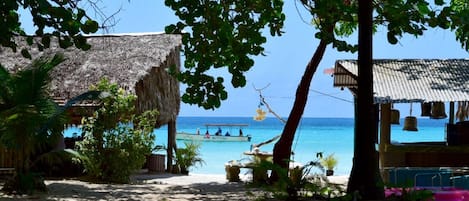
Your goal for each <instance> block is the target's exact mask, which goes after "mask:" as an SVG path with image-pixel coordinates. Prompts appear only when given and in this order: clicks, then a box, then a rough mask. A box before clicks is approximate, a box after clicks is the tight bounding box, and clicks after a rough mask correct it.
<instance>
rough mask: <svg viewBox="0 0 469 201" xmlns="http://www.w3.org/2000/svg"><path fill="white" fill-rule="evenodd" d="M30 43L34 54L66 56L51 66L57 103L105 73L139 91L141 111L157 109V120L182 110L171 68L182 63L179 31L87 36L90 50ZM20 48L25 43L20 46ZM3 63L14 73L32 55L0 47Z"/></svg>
mask: <svg viewBox="0 0 469 201" xmlns="http://www.w3.org/2000/svg"><path fill="white" fill-rule="evenodd" d="M17 40H18V41H20V43H19V44H23V47H27V48H28V49H29V51H30V53H31V55H32V57H33V59H35V58H38V57H41V56H48V55H53V54H55V53H62V54H63V55H64V56H65V58H66V60H65V61H64V62H63V63H61V64H60V65H59V66H57V67H56V68H55V69H54V70H53V71H52V77H53V80H52V82H51V86H50V93H51V95H52V97H53V98H54V99H55V100H57V102H59V103H64V102H66V101H67V100H69V99H70V98H72V97H74V96H77V95H79V94H81V93H84V92H86V91H88V89H89V87H90V85H92V84H96V83H98V82H99V81H100V80H101V79H102V78H104V77H106V78H107V79H108V80H110V81H111V82H115V83H118V85H119V86H120V87H122V88H124V89H125V90H126V91H128V92H129V93H132V94H135V95H137V96H138V98H137V102H136V108H137V112H142V111H145V110H149V109H157V110H158V111H159V112H160V115H159V118H158V123H157V124H158V125H157V126H159V125H162V124H166V123H168V122H170V121H174V120H175V119H176V117H177V115H178V113H179V108H180V94H179V83H178V82H177V80H176V79H175V78H173V77H172V76H170V75H169V74H168V73H167V70H168V68H170V67H172V66H174V67H176V69H179V67H180V53H179V50H180V47H181V36H180V35H173V34H161V33H148V34H120V35H96V36H89V37H87V41H88V43H89V44H90V45H91V49H90V50H88V51H82V50H78V49H77V48H74V47H71V48H67V49H62V48H59V47H58V44H57V43H52V44H51V48H49V49H46V50H45V51H43V52H41V51H38V49H37V48H36V47H29V46H27V45H26V43H25V42H24V38H17ZM18 49H21V48H18ZM0 63H1V64H2V65H3V66H5V67H6V68H7V69H9V70H10V71H12V72H15V71H17V70H19V69H20V68H21V67H24V66H28V65H29V64H30V63H31V60H29V59H25V58H23V57H22V56H21V54H20V52H16V53H15V52H12V51H11V50H10V49H8V48H3V49H1V50H0Z"/></svg>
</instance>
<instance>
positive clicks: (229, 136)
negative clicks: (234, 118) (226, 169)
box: [176, 124, 251, 142]
mask: <svg viewBox="0 0 469 201" xmlns="http://www.w3.org/2000/svg"><path fill="white" fill-rule="evenodd" d="M247 126H248V125H247V124H205V127H206V128H207V129H206V132H205V133H203V134H202V133H200V130H199V129H197V131H196V132H195V133H188V132H177V133H176V140H189V141H213V142H249V141H251V135H245V134H244V133H243V128H244V127H247ZM210 128H215V129H217V130H216V132H215V133H210V131H209V129H210ZM222 128H228V129H227V130H228V131H226V132H225V133H223V130H222ZM233 129H236V130H235V131H236V132H232V131H233ZM237 129H239V130H237Z"/></svg>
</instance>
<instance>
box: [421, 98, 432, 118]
mask: <svg viewBox="0 0 469 201" xmlns="http://www.w3.org/2000/svg"><path fill="white" fill-rule="evenodd" d="M420 107H421V110H422V114H421V115H420V116H422V117H429V116H431V115H432V103H430V102H428V103H421V104H420Z"/></svg>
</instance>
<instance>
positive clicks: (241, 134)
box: [239, 128, 243, 136]
mask: <svg viewBox="0 0 469 201" xmlns="http://www.w3.org/2000/svg"><path fill="white" fill-rule="evenodd" d="M239 136H243V129H241V128H240V129H239Z"/></svg>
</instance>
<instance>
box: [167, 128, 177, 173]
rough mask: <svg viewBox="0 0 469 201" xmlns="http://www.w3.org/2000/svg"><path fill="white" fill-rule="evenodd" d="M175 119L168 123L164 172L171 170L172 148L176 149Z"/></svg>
mask: <svg viewBox="0 0 469 201" xmlns="http://www.w3.org/2000/svg"><path fill="white" fill-rule="evenodd" d="M176 148H177V147H176V120H172V121H170V122H169V123H168V149H167V150H166V155H167V156H168V157H167V159H168V160H167V161H166V172H172V170H173V150H176Z"/></svg>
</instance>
